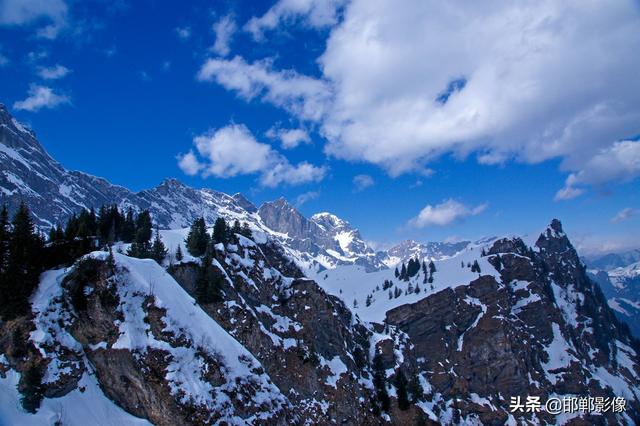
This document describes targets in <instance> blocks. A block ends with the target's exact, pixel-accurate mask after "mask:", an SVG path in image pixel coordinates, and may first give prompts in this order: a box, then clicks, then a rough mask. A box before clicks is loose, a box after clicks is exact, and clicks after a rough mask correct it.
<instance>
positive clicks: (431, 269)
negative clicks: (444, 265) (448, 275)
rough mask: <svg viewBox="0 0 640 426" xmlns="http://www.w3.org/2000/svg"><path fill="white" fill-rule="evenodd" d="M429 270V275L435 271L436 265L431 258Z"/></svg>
mask: <svg viewBox="0 0 640 426" xmlns="http://www.w3.org/2000/svg"><path fill="white" fill-rule="evenodd" d="M429 272H430V273H431V275H433V273H434V272H436V265H435V263H433V260H430V261H429Z"/></svg>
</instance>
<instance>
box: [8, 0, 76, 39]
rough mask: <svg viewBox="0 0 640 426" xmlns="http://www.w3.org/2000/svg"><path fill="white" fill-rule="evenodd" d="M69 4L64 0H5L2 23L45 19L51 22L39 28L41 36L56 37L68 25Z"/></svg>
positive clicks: (27, 22) (29, 22)
mask: <svg viewBox="0 0 640 426" xmlns="http://www.w3.org/2000/svg"><path fill="white" fill-rule="evenodd" d="M67 11H68V8H67V4H66V3H65V2H64V1H63V0H3V1H1V2H0V25H7V26H20V25H29V24H32V23H34V22H36V21H40V20H42V19H45V20H46V21H48V22H49V24H47V25H45V26H44V27H41V28H39V29H38V30H37V32H36V35H37V36H38V37H41V38H47V39H54V38H56V37H57V35H58V33H59V32H60V30H61V29H62V28H63V27H64V26H65V25H66V20H67Z"/></svg>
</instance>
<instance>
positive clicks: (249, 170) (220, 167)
mask: <svg viewBox="0 0 640 426" xmlns="http://www.w3.org/2000/svg"><path fill="white" fill-rule="evenodd" d="M194 145H195V147H196V150H197V152H198V154H199V156H200V157H201V160H199V159H198V158H197V157H196V154H195V153H194V152H193V151H189V152H188V153H186V154H184V155H182V154H180V155H178V157H177V159H178V166H179V167H180V168H181V169H182V170H183V171H184V172H185V173H187V174H191V175H195V174H197V173H201V174H202V175H203V177H207V176H211V175H213V176H216V177H220V178H230V177H234V176H238V175H250V174H258V175H259V181H260V184H261V185H263V186H266V187H276V186H279V185H282V184H287V185H298V184H302V183H308V182H319V181H320V180H322V179H323V178H324V176H325V175H326V172H327V170H326V168H325V167H318V166H314V165H312V164H309V163H307V162H301V163H298V164H296V165H293V164H291V163H290V162H289V161H288V160H287V159H286V158H285V157H284V156H282V155H281V154H279V153H278V152H277V151H275V150H273V148H271V146H270V145H268V144H265V143H261V142H258V141H257V140H256V139H255V137H254V136H253V134H252V133H251V132H250V131H249V129H248V128H247V127H246V126H244V125H239V124H230V125H228V126H226V127H222V128H220V129H217V130H215V131H212V132H209V133H207V134H204V135H200V136H196V137H195V138H194Z"/></svg>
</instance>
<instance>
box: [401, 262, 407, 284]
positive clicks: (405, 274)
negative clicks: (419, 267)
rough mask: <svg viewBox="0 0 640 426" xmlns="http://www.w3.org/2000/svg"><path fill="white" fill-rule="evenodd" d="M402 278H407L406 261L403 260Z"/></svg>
mask: <svg viewBox="0 0 640 426" xmlns="http://www.w3.org/2000/svg"><path fill="white" fill-rule="evenodd" d="M400 279H401V280H407V279H408V277H407V267H406V266H405V265H404V262H402V268H400Z"/></svg>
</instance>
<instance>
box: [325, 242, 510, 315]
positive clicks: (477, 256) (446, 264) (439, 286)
mask: <svg viewBox="0 0 640 426" xmlns="http://www.w3.org/2000/svg"><path fill="white" fill-rule="evenodd" d="M490 247H491V242H488V241H487V242H485V243H481V244H467V246H466V247H465V248H464V249H463V250H461V251H459V252H458V253H457V254H455V255H453V256H451V257H446V258H444V259H440V260H434V265H435V267H436V272H434V273H433V279H432V281H431V282H429V279H428V276H427V277H425V274H424V272H423V270H422V269H420V271H419V272H418V274H417V275H415V276H414V277H411V278H409V279H408V280H406V281H405V280H402V279H400V278H397V277H396V276H395V270H394V269H385V270H381V271H376V272H368V271H367V270H366V269H365V268H363V267H361V266H358V265H347V266H338V267H337V268H335V269H332V270H327V271H320V272H318V273H316V274H315V275H314V276H313V278H314V279H315V281H316V282H317V283H318V284H320V286H322V288H324V289H325V290H326V291H327V292H328V293H329V294H332V295H334V296H336V297H339V298H341V299H342V300H343V301H344V302H345V304H347V306H349V307H350V308H352V310H353V311H354V312H355V313H357V314H358V315H359V316H360V317H361V318H362V319H364V320H367V321H375V322H383V320H384V318H385V315H386V312H387V311H389V310H390V309H393V308H395V307H398V306H401V305H404V304H407V303H414V302H416V301H418V300H420V299H423V298H424V297H426V296H428V295H430V294H434V293H437V292H439V291H441V290H443V289H445V288H453V287H457V286H460V285H466V284H468V283H469V282H471V281H473V280H474V279H476V278H478V276H480V275H490V276H495V277H499V273H498V272H497V271H496V270H495V268H494V267H493V266H492V265H491V264H490V263H489V262H488V260H487V257H482V256H481V253H482V250H483V249H484V250H488V249H489V248H490ZM474 261H478V263H479V265H480V270H481V274H479V273H477V272H471V265H472V264H473V262H474ZM385 281H388V282H391V283H392V286H391V287H390V288H388V289H383V285H384V283H385ZM396 289H399V290H400V292H399V294H395V293H397V291H396ZM409 290H410V291H409ZM368 296H370V304H369V306H367V297H368Z"/></svg>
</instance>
